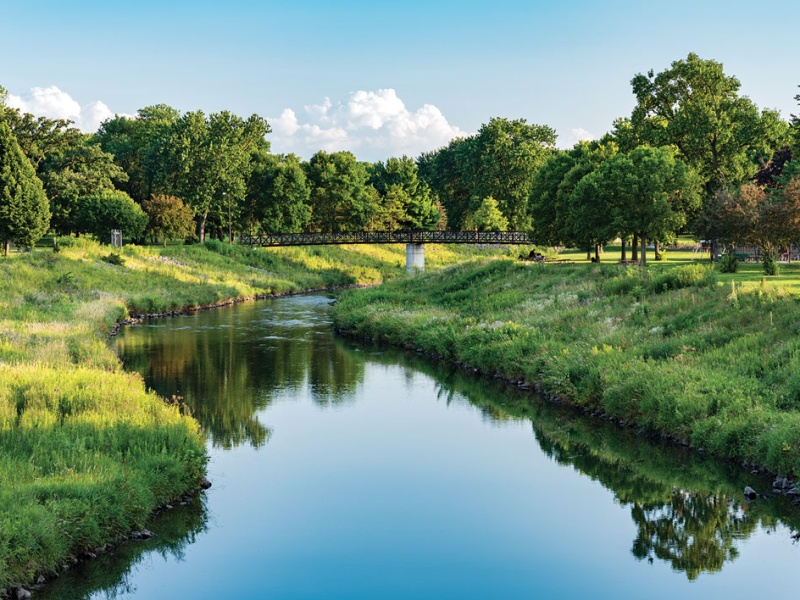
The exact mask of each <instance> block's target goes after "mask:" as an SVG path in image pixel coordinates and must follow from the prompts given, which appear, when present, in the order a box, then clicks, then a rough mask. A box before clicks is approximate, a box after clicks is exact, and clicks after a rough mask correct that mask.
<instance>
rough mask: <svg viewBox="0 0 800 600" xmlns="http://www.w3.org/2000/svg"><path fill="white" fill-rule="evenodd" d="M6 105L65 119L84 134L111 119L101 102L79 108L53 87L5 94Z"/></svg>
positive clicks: (67, 96) (23, 110)
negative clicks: (18, 93) (17, 93)
mask: <svg viewBox="0 0 800 600" xmlns="http://www.w3.org/2000/svg"><path fill="white" fill-rule="evenodd" d="M7 104H8V105H9V106H11V107H12V108H18V109H19V110H20V111H22V112H24V113H31V114H32V115H35V116H37V117H48V118H50V119H69V120H70V121H73V122H74V123H75V126H76V127H77V128H78V129H80V130H81V131H85V132H87V133H93V132H95V131H97V129H98V127H100V123H102V122H103V121H105V120H106V119H108V118H110V117H113V116H114V113H113V112H112V111H111V109H110V108H108V106H106V105H105V104H104V103H103V102H101V101H99V100H97V101H95V102H90V103H89V104H85V105H83V106H81V105H80V104H79V103H78V102H77V101H76V100H74V99H73V98H72V96H70V95H69V94H68V93H67V92H64V91H62V90H61V89H59V88H58V87H56V86H54V85H51V86H50V87H44V88H43V87H34V88H31V90H30V92H28V93H27V94H25V95H23V96H15V95H14V94H9V95H8V101H7Z"/></svg>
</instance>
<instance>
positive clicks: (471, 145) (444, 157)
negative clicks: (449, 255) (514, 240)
mask: <svg viewBox="0 0 800 600" xmlns="http://www.w3.org/2000/svg"><path fill="white" fill-rule="evenodd" d="M555 140H556V134H555V131H554V130H553V129H552V128H550V127H548V126H546V125H529V124H528V123H527V122H526V121H525V119H516V120H513V121H510V120H508V119H501V118H494V119H491V120H490V121H489V123H487V124H484V125H482V126H481V128H480V130H479V131H478V133H477V134H475V135H473V136H471V137H469V138H466V139H457V140H453V141H452V142H450V144H449V145H448V146H447V147H446V148H442V149H440V150H438V151H436V152H434V153H431V154H426V155H423V156H421V157H420V160H419V161H418V163H419V167H420V173H421V175H422V177H423V179H424V180H425V181H426V182H427V183H428V184H429V185H430V187H431V189H432V190H433V191H434V193H435V194H436V195H438V197H439V199H440V200H441V202H442V203H443V204H444V206H445V208H446V210H447V214H448V217H449V221H450V224H451V226H453V227H455V228H464V227H468V225H469V222H470V221H471V220H472V215H473V213H474V212H475V211H476V210H477V209H478V207H479V206H480V204H481V202H482V201H483V199H484V198H487V197H489V196H492V197H493V198H495V199H496V200H497V203H498V206H499V208H500V210H501V211H502V212H503V214H504V215H505V217H506V218H507V219H508V220H509V227H511V228H514V229H529V228H530V226H531V218H530V213H529V210H528V200H529V198H530V195H531V189H532V186H533V180H534V177H535V175H536V172H537V171H538V170H539V168H540V167H541V166H542V165H543V164H544V162H545V161H546V160H547V159H548V158H549V157H550V156H551V155H552V154H553V153H554V152H555Z"/></svg>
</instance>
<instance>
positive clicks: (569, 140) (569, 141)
mask: <svg viewBox="0 0 800 600" xmlns="http://www.w3.org/2000/svg"><path fill="white" fill-rule="evenodd" d="M595 139H597V136H596V135H594V134H593V133H591V132H589V131H586V130H585V129H583V128H582V127H573V128H572V129H570V130H569V133H568V134H567V135H566V136H564V142H563V145H562V147H564V148H572V147H573V146H574V145H575V144H577V143H578V142H583V141H591V140H595Z"/></svg>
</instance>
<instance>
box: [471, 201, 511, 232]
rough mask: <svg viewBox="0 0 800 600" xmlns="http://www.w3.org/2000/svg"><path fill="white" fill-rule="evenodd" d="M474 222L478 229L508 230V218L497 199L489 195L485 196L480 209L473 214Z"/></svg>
mask: <svg viewBox="0 0 800 600" xmlns="http://www.w3.org/2000/svg"><path fill="white" fill-rule="evenodd" d="M472 223H473V224H474V226H475V228H476V229H477V230H478V231H507V230H508V219H506V218H505V216H504V215H503V213H502V212H500V208H499V207H498V205H497V200H495V199H494V198H492V197H491V196H489V197H488V198H484V199H483V202H481V205H480V206H479V207H478V210H476V211H475V214H474V215H473V216H472Z"/></svg>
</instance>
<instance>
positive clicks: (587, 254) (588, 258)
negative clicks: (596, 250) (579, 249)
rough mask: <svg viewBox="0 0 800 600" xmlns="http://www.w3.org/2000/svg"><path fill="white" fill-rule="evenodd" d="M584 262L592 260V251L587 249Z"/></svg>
mask: <svg viewBox="0 0 800 600" xmlns="http://www.w3.org/2000/svg"><path fill="white" fill-rule="evenodd" d="M586 260H592V249H591V248H587V249H586Z"/></svg>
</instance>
